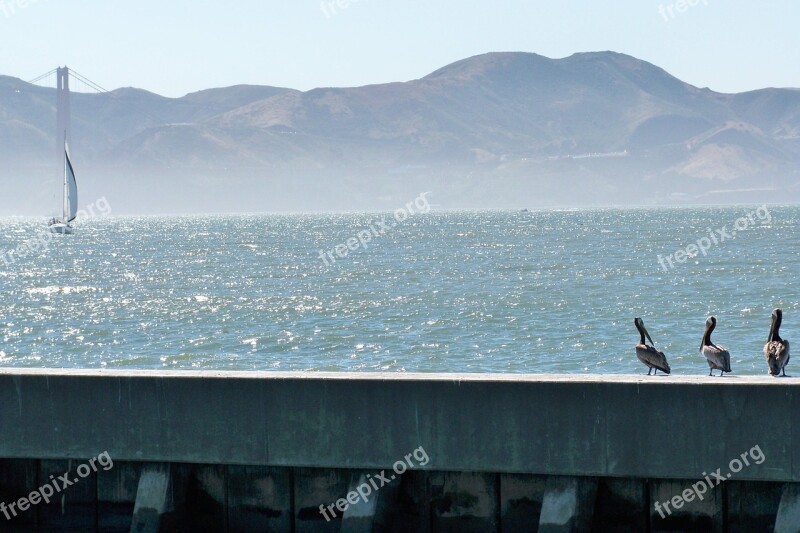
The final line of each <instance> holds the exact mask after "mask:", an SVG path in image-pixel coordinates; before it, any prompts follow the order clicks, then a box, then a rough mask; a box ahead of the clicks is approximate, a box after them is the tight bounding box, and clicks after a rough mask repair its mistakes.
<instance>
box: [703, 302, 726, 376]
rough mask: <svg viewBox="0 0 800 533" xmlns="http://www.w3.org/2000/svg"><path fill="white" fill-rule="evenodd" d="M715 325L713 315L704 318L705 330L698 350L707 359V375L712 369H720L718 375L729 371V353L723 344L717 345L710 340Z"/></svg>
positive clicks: (715, 320) (715, 321)
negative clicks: (706, 318)
mask: <svg viewBox="0 0 800 533" xmlns="http://www.w3.org/2000/svg"><path fill="white" fill-rule="evenodd" d="M715 327H717V319H716V318H715V317H713V316H710V317H708V320H706V332H705V334H704V335H703V341H702V342H701V343H700V351H701V352H702V353H703V355H705V356H706V359H708V367H709V370H708V375H709V376H710V375H711V374H712V372H713V371H714V370H720V371H721V372H720V374H719V375H720V376H721V375H723V374H724V373H725V372H730V371H731V353H730V352H729V351H728V350H726V349H725V347H724V346H718V345H716V344H714V343H713V342H711V332H712V331H714V328H715Z"/></svg>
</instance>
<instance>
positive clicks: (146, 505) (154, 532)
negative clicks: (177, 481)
mask: <svg viewBox="0 0 800 533" xmlns="http://www.w3.org/2000/svg"><path fill="white" fill-rule="evenodd" d="M171 478H172V476H171V474H170V468H169V466H168V465H154V466H147V467H145V468H144V469H143V470H142V475H141V477H139V487H138V489H137V491H136V505H135V506H134V508H133V521H132V523H131V533H158V532H159V531H160V528H161V526H162V520H163V518H164V516H165V515H166V514H167V513H168V512H170V511H171V510H172V507H173V501H172V499H171V493H170V486H171V485H172V484H173V482H172V479H171Z"/></svg>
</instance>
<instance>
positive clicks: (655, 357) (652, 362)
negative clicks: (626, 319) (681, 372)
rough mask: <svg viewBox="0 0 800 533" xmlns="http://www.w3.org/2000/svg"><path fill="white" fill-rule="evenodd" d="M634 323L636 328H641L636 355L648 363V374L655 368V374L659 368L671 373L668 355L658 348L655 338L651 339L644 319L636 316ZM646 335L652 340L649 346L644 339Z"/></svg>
mask: <svg viewBox="0 0 800 533" xmlns="http://www.w3.org/2000/svg"><path fill="white" fill-rule="evenodd" d="M633 324H634V325H635V326H636V329H637V330H639V337H640V339H639V344H637V345H636V357H638V358H639V361H641V362H642V363H644V364H645V365H647V368H649V370H648V371H647V375H648V376H649V375H650V372H652V371H653V370H655V373H654V374H653V375H657V374H658V371H659V370H661V371H662V372H663V373H665V374H669V373H670V368H669V363H667V356H666V355H664V352H659V351H658V350H656V346H655V344H654V343H653V339H651V338H650V334H649V333H647V330H646V329H645V327H644V322H642V319H641V318H634V319H633ZM645 337H647V340H648V341H650V345H649V346H648V344H647V343H646V342H645V340H644V338H645Z"/></svg>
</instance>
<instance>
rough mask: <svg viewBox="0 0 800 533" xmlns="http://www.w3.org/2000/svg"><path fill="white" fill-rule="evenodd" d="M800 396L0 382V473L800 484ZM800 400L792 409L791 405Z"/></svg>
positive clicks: (256, 381)
mask: <svg viewBox="0 0 800 533" xmlns="http://www.w3.org/2000/svg"><path fill="white" fill-rule="evenodd" d="M797 393H800V380H793V379H788V378H787V379H776V378H770V377H764V378H754V377H747V378H738V377H733V376H726V377H724V378H706V377H702V378H686V377H683V378H664V377H660V376H659V377H650V378H648V377H647V376H636V377H632V376H575V377H563V376H561V377H559V376H527V375H519V376H509V375H464V374H461V375H456V374H454V375H408V374H309V373H262V372H252V373H249V372H239V373H223V372H192V373H190V372H172V373H164V372H130V371H128V372H126V371H108V372H107V371H65V370H60V371H56V370H54V371H49V370H48V371H32V370H6V371H3V372H2V373H0V431H2V439H0V457H7V458H16V457H19V458H31V457H37V458H51V459H69V458H79V457H92V456H94V455H96V454H97V453H99V452H101V451H104V450H107V451H108V452H109V453H110V454H111V456H112V457H114V458H115V459H118V460H129V461H157V462H185V463H211V464H243V465H265V466H308V467H327V468H364V469H374V468H380V467H385V466H386V465H391V464H393V463H394V462H395V461H397V460H399V459H402V458H403V457H404V455H406V454H407V453H408V452H410V451H412V450H414V449H416V448H418V447H420V446H423V447H424V448H425V450H426V451H427V452H428V454H429V456H430V464H428V465H427V466H426V468H427V469H429V470H439V471H468V472H496V473H539V474H549V475H582V476H606V477H608V476H612V477H637V478H668V479H676V478H677V479H683V478H686V479H692V478H694V477H696V476H697V475H698V474H699V473H700V472H702V471H704V470H705V471H707V470H708V469H715V468H717V467H721V466H725V465H727V464H728V462H729V461H730V460H731V459H733V458H736V457H739V456H740V454H741V453H743V452H745V451H747V450H750V449H751V448H752V447H753V446H756V445H758V446H760V448H761V450H762V451H763V453H764V455H765V456H766V460H765V461H764V462H763V463H762V464H760V465H753V466H751V467H748V468H746V469H744V470H743V471H742V472H740V473H739V474H738V475H737V479H742V480H744V479H750V480H761V481H798V480H799V479H800V461H793V457H794V454H795V453H796V452H795V450H800V405H796V404H798V403H799V402H800V395H798V394H797ZM795 396H798V399H795V398H794V397H795Z"/></svg>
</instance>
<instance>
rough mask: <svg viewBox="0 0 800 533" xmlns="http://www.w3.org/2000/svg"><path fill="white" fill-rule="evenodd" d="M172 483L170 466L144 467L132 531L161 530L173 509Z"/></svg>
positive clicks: (140, 477)
mask: <svg viewBox="0 0 800 533" xmlns="http://www.w3.org/2000/svg"><path fill="white" fill-rule="evenodd" d="M170 485H172V482H171V480H170V470H169V467H168V466H166V465H159V466H148V467H145V468H143V469H142V471H141V475H140V476H139V485H138V488H137V490H136V504H135V506H134V509H133V520H132V523H131V531H136V532H139V533H158V532H159V531H161V527H162V520H163V517H164V515H166V514H167V513H168V512H169V511H171V510H172V501H171V499H170V496H171V495H170ZM86 529H87V530H88V529H89V528H86Z"/></svg>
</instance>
